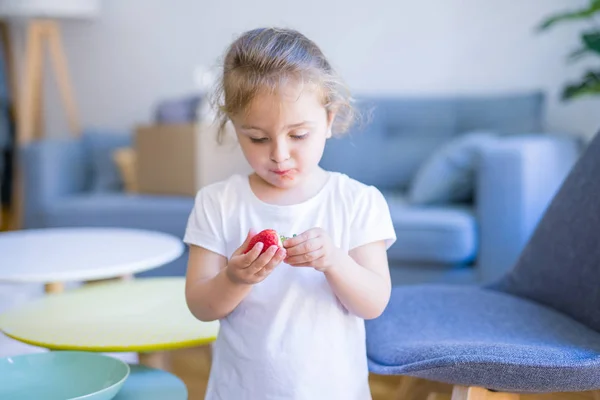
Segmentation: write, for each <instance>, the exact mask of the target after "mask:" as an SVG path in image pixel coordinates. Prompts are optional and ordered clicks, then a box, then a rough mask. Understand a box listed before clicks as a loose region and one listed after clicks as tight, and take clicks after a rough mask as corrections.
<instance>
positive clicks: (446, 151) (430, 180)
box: [408, 131, 497, 205]
mask: <svg viewBox="0 0 600 400" xmlns="http://www.w3.org/2000/svg"><path fill="white" fill-rule="evenodd" d="M496 138H497V135H496V134H495V133H494V132H487V131H480V132H477V131H475V132H469V133H467V134H464V135H461V136H459V137H456V138H454V139H452V140H451V141H450V142H448V143H446V144H445V145H443V146H441V147H440V148H438V149H437V150H436V151H434V152H433V153H432V154H431V155H430V156H429V157H428V158H427V160H426V161H425V162H424V163H423V164H422V165H421V166H420V167H419V169H418V171H417V174H416V175H415V176H414V178H413V180H412V182H411V184H410V188H409V191H408V198H409V200H410V202H411V203H412V204H421V205H425V204H450V203H457V202H464V201H468V200H471V199H472V198H473V194H474V192H475V172H476V170H477V163H478V160H479V154H480V152H481V149H482V148H483V147H484V146H487V145H489V144H490V143H491V142H492V141H494V140H496Z"/></svg>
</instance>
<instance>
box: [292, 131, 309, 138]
mask: <svg viewBox="0 0 600 400" xmlns="http://www.w3.org/2000/svg"><path fill="white" fill-rule="evenodd" d="M291 137H292V139H295V140H302V139H306V138H307V137H308V132H306V133H303V134H301V135H292V136H291Z"/></svg>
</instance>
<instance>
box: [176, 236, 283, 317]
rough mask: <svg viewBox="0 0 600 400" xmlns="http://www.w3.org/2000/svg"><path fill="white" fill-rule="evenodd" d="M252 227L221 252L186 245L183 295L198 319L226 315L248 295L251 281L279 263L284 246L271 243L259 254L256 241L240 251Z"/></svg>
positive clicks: (248, 238)
mask: <svg viewBox="0 0 600 400" xmlns="http://www.w3.org/2000/svg"><path fill="white" fill-rule="evenodd" d="M253 235H254V233H253V231H252V230H251V231H249V232H248V236H247V237H246V240H245V241H244V243H243V244H242V245H241V246H240V247H239V248H238V249H237V250H236V251H234V252H233V254H232V255H231V259H230V260H229V261H228V260H227V258H225V257H224V256H222V255H220V254H217V253H214V252H212V251H210V250H207V249H205V248H203V247H199V246H190V256H189V261H188V269H187V277H186V281H185V298H186V301H187V305H188V308H189V309H190V311H191V312H192V314H193V315H194V316H195V317H196V318H198V319H199V320H201V321H213V320H216V319H221V318H223V317H226V316H227V315H229V313H231V312H232V311H233V310H234V309H235V308H236V307H237V306H238V304H240V303H241V301H242V300H243V299H244V298H245V297H246V296H247V295H248V293H249V292H250V290H251V289H252V285H254V284H256V283H258V282H261V281H262V280H264V279H265V278H266V277H267V276H269V274H270V273H271V272H272V271H273V269H274V268H275V267H276V266H277V265H279V264H280V263H281V261H282V260H283V258H284V257H285V250H283V249H280V248H279V247H278V246H271V247H269V248H268V249H267V250H266V251H265V252H263V253H262V254H261V250H262V248H263V244H262V243H261V242H258V243H256V244H255V245H254V247H253V248H252V250H250V251H249V252H247V253H244V251H245V249H246V247H247V246H248V244H249V242H250V239H252V236H253Z"/></svg>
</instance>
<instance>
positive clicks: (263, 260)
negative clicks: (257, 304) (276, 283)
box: [225, 231, 286, 285]
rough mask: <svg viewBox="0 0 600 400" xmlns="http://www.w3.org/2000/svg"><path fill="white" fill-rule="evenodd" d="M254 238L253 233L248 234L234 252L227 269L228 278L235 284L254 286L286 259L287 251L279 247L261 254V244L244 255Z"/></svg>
mask: <svg viewBox="0 0 600 400" xmlns="http://www.w3.org/2000/svg"><path fill="white" fill-rule="evenodd" d="M252 236H254V233H253V231H250V232H248V236H247V237H246V240H245V241H244V243H243V244H242V245H241V246H240V247H239V248H238V249H237V250H236V251H234V252H233V254H232V255H231V258H230V259H229V262H228V263H227V267H225V272H226V273H227V277H228V278H229V280H231V282H233V283H235V284H242V285H254V284H257V283H259V282H261V281H263V280H264V279H265V278H266V277H267V276H268V275H269V274H270V273H271V272H272V271H273V270H274V269H275V267H276V266H277V265H279V264H280V263H281V262H282V261H283V259H284V258H285V255H286V251H285V250H284V249H280V248H279V247H277V246H271V247H269V248H268V249H267V251H265V252H264V253H263V254H260V252H261V250H262V248H263V244H262V243H260V242H258V243H256V244H255V245H254V247H253V248H252V250H250V251H249V252H248V253H246V254H244V250H246V247H247V246H248V243H249V242H250V239H252Z"/></svg>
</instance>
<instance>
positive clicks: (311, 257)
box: [285, 247, 325, 266]
mask: <svg viewBox="0 0 600 400" xmlns="http://www.w3.org/2000/svg"><path fill="white" fill-rule="evenodd" d="M324 254H325V253H324V250H323V248H322V247H321V248H320V249H317V250H315V251H311V252H310V253H304V254H300V255H297V256H291V257H287V258H286V259H285V262H286V264H289V265H293V266H300V265H301V264H307V265H308V264H310V263H312V262H314V261H315V260H317V259H319V258H321V257H323V255H324Z"/></svg>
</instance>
